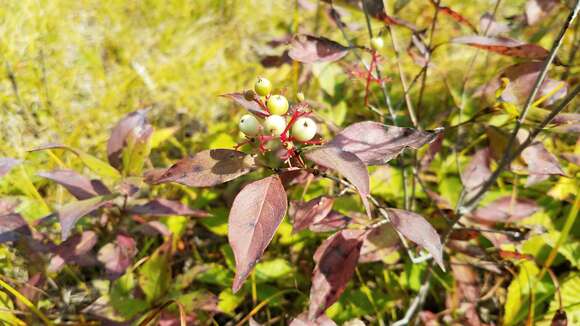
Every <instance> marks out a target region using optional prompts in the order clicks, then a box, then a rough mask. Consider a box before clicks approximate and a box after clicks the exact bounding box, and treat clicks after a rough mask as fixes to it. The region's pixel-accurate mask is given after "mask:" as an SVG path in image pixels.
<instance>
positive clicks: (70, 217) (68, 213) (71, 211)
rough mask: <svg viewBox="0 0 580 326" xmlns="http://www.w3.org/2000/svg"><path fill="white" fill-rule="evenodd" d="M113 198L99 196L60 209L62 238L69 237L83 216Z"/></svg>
mask: <svg viewBox="0 0 580 326" xmlns="http://www.w3.org/2000/svg"><path fill="white" fill-rule="evenodd" d="M111 199H112V197H111V196H109V195H107V196H98V197H93V198H89V199H85V200H80V201H76V202H72V203H70V204H67V205H65V206H64V207H63V208H62V209H61V210H59V211H58V219H59V221H60V228H61V235H62V239H63V240H64V239H66V238H68V236H69V235H70V232H71V230H72V228H73V227H74V226H75V224H76V223H77V221H78V220H79V219H80V218H81V217H83V216H85V215H88V214H90V213H92V212H94V211H96V210H97V209H99V208H101V207H102V206H104V205H105V204H107V203H109V202H110V200H111Z"/></svg>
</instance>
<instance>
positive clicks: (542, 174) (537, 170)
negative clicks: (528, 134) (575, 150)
mask: <svg viewBox="0 0 580 326" xmlns="http://www.w3.org/2000/svg"><path fill="white" fill-rule="evenodd" d="M521 155H522V159H523V160H524V162H526V164H527V165H528V172H529V176H528V180H527V182H526V187H529V186H531V185H534V184H536V183H538V182H541V181H543V180H545V179H547V178H548V177H549V176H550V175H564V171H562V168H561V167H560V163H559V162H558V159H557V158H556V157H555V156H554V155H552V153H550V152H548V150H547V149H546V147H544V144H542V143H540V142H536V143H533V144H532V145H530V146H528V147H526V148H525V149H524V150H523V151H522V154H521Z"/></svg>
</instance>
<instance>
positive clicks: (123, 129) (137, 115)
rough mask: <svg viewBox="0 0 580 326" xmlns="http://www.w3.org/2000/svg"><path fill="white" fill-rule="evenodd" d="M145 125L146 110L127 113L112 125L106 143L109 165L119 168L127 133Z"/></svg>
mask: <svg viewBox="0 0 580 326" xmlns="http://www.w3.org/2000/svg"><path fill="white" fill-rule="evenodd" d="M146 125H147V110H138V111H135V112H131V113H129V114H128V115H127V116H125V117H124V118H123V119H121V121H119V122H118V123H117V125H115V127H113V130H112V131H111V137H110V138H109V141H108V143H107V156H108V158H109V163H110V164H111V166H113V167H115V168H117V169H120V167H121V165H122V163H123V162H122V158H121V155H122V153H123V149H124V148H125V145H126V140H127V137H128V136H129V134H130V133H131V132H132V131H133V130H134V129H138V128H143V127H145V126H146Z"/></svg>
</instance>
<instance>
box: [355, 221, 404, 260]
mask: <svg viewBox="0 0 580 326" xmlns="http://www.w3.org/2000/svg"><path fill="white" fill-rule="evenodd" d="M399 244H400V241H399V235H398V234H397V232H396V231H395V229H394V228H393V226H392V225H391V224H390V223H386V224H383V225H380V226H378V227H375V228H373V229H372V230H370V231H369V232H367V233H365V235H364V242H363V245H362V248H361V250H360V257H359V259H358V261H359V263H370V262H374V261H381V260H382V259H383V258H385V257H387V256H388V255H389V254H391V253H392V252H393V251H395V250H397V249H398V248H399Z"/></svg>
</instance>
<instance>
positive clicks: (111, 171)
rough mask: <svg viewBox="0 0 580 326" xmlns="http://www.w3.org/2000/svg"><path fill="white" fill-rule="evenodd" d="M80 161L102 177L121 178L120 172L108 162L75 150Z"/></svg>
mask: <svg viewBox="0 0 580 326" xmlns="http://www.w3.org/2000/svg"><path fill="white" fill-rule="evenodd" d="M76 154H77V155H78V156H79V158H80V159H81V161H82V162H83V163H84V164H85V165H86V166H87V167H88V168H89V169H91V170H92V171H93V172H95V173H96V174H98V175H99V176H101V177H104V178H113V179H119V178H121V174H120V173H119V171H117V170H116V169H115V168H114V167H112V166H110V165H109V163H107V162H105V161H102V160H100V159H98V158H96V157H94V156H92V155H91V154H88V153H85V152H82V151H78V150H77V151H76Z"/></svg>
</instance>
